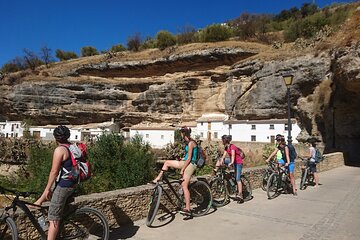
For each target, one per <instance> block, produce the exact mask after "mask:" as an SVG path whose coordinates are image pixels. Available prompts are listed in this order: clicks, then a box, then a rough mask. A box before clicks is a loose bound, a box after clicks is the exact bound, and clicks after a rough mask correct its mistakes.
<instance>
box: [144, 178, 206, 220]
mask: <svg viewBox="0 0 360 240" xmlns="http://www.w3.org/2000/svg"><path fill="white" fill-rule="evenodd" d="M181 182H182V181H181V180H180V179H175V180H171V179H169V178H168V172H164V174H163V176H162V183H161V182H157V183H156V185H155V187H154V191H153V193H152V196H151V200H150V204H149V211H148V215H147V218H146V226H148V227H150V226H151V224H152V223H153V221H154V220H155V217H156V214H157V212H158V210H159V206H160V200H161V196H162V194H163V193H164V195H165V196H166V198H167V199H168V200H169V201H170V202H171V203H172V204H173V205H174V206H175V207H176V209H177V210H181V209H183V208H184V207H185V199H184V194H183V191H182V187H181ZM164 186H167V188H165V187H164ZM189 191H190V214H191V216H194V217H199V216H203V215H205V214H207V213H208V212H209V210H210V208H211V206H212V195H211V190H210V187H209V185H208V184H207V182H205V181H203V180H199V179H197V180H195V181H194V182H191V183H190V184H189ZM170 193H172V195H173V196H175V201H176V203H175V202H174V198H172V197H171V195H170Z"/></svg>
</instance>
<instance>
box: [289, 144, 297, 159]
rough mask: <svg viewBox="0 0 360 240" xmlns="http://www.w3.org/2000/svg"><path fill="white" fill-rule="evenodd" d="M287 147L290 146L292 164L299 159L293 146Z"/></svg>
mask: <svg viewBox="0 0 360 240" xmlns="http://www.w3.org/2000/svg"><path fill="white" fill-rule="evenodd" d="M287 146H288V149H289V157H290V162H294V161H295V159H296V157H297V153H296V150H295V147H294V146H293V145H292V144H289V145H287Z"/></svg>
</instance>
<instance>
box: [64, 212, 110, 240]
mask: <svg viewBox="0 0 360 240" xmlns="http://www.w3.org/2000/svg"><path fill="white" fill-rule="evenodd" d="M58 238H59V239H109V224H108V222H107V220H106V218H105V216H104V215H103V214H102V213H101V212H100V211H99V210H96V209H94V208H90V207H83V208H79V209H76V210H75V211H74V212H72V213H70V214H69V215H68V216H66V217H65V218H64V221H63V223H62V226H61V229H60V233H59V236H58Z"/></svg>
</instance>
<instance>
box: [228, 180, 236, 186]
mask: <svg viewBox="0 0 360 240" xmlns="http://www.w3.org/2000/svg"><path fill="white" fill-rule="evenodd" d="M229 182H230V185H231V187H234V186H235V182H234V180H233V179H232V178H230V179H229Z"/></svg>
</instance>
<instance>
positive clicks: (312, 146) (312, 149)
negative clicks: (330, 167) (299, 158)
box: [305, 139, 322, 188]
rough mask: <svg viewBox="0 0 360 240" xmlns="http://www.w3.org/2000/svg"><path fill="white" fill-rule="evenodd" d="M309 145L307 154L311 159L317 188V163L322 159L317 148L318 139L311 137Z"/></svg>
mask: <svg viewBox="0 0 360 240" xmlns="http://www.w3.org/2000/svg"><path fill="white" fill-rule="evenodd" d="M307 146H309V152H308V155H307V156H305V157H306V158H307V159H309V163H310V164H309V166H310V172H311V173H313V174H314V180H315V186H314V187H315V188H316V187H318V186H319V174H318V173H317V169H316V164H318V163H319V162H320V161H321V160H322V156H321V153H320V151H319V149H318V148H316V140H315V139H309V140H308V141H307Z"/></svg>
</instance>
